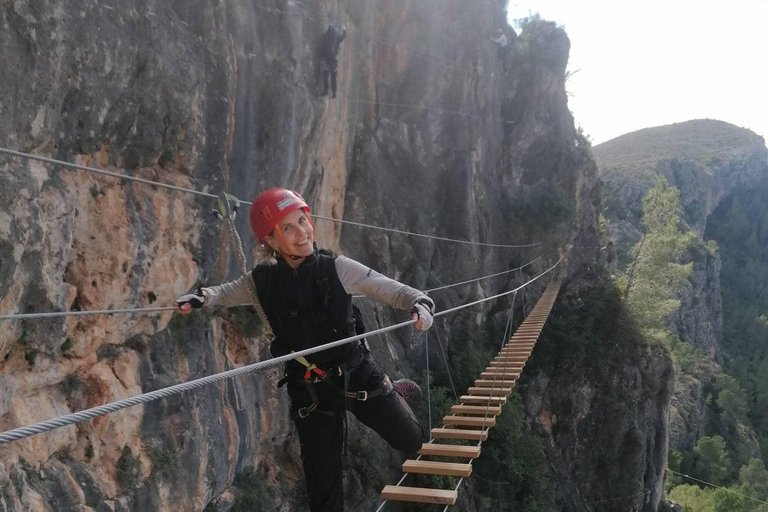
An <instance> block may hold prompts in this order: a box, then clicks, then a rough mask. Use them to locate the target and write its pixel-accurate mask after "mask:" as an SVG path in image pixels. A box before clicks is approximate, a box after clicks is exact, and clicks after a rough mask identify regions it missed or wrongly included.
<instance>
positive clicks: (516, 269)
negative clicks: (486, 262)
mask: <svg viewBox="0 0 768 512" xmlns="http://www.w3.org/2000/svg"><path fill="white" fill-rule="evenodd" d="M543 257H544V255H543V254H542V255H541V256H539V257H538V258H536V259H534V260H531V261H529V262H528V263H526V264H525V265H522V266H520V267H517V268H513V269H512V270H504V271H503V272H497V273H495V274H489V275H487V276H483V277H477V278H475V279H468V280H466V281H461V282H460V283H453V284H447V285H445V286H438V287H437V288H430V289H429V290H424V293H432V292H436V291H438V290H445V289H446V288H453V287H456V286H461V285H463V284H469V283H475V282H477V281H482V280H483V279H488V278H491V277H496V276H502V275H504V274H509V273H511V272H515V271H518V270H520V271H522V269H524V268H525V267H528V266H530V265H533V264H534V263H536V262H537V261H539V260H540V259H541V258H543ZM521 283H522V281H521Z"/></svg>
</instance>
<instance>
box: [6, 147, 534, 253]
mask: <svg viewBox="0 0 768 512" xmlns="http://www.w3.org/2000/svg"><path fill="white" fill-rule="evenodd" d="M0 153H4V154H6V155H9V156H13V157H18V158H28V159H31V160H37V161H39V162H45V163H49V164H52V165H60V166H62V167H69V168H72V169H77V170H80V171H88V172H93V173H97V174H102V175H105V176H110V177H112V178H118V179H124V180H130V181H136V182H139V183H143V184H146V185H154V186H157V187H163V188H167V189H170V190H175V191H178V192H185V193H188V194H194V195H198V196H201V197H208V198H213V199H219V196H218V195H216V194H210V193H208V192H201V191H199V190H194V189H190V188H184V187H178V186H176V185H169V184H166V183H160V182H157V181H152V180H148V179H144V178H137V177H135V176H129V175H127V174H121V173H117V172H111V171H105V170H103V169H97V168H95V167H88V166H85V165H79V164H73V163H70V162H65V161H62V160H56V159H53V158H48V157H44V156H40V155H33V154H30V153H23V152H21V151H14V150H12V149H6V148H0ZM231 197H233V198H234V196H231ZM238 201H239V202H240V203H241V204H247V205H251V204H253V202H252V201H244V200H242V199H238ZM312 219H322V220H327V221H331V222H336V223H340V224H348V225H352V226H358V227H364V228H370V229H377V230H380V231H387V232H390V233H399V234H402V235H409V236H416V237H421V238H428V239H432V240H442V241H446V242H455V243H462V244H468V245H477V246H483V247H501V248H512V249H519V248H525V247H535V246H538V245H541V242H536V243H532V244H521V245H511V244H491V243H484V242H472V241H470V240H459V239H455V238H446V237H440V236H434V235H425V234H422V233H413V232H411V231H404V230H401V229H394V228H385V227H382V226H376V225H373V224H365V223H362V222H354V221H350V220H344V219H335V218H333V217H326V216H323V215H312Z"/></svg>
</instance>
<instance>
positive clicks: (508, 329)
mask: <svg viewBox="0 0 768 512" xmlns="http://www.w3.org/2000/svg"><path fill="white" fill-rule="evenodd" d="M566 254H567V253H566ZM564 257H565V254H564V255H563V256H561V257H560V259H559V260H558V261H557V263H555V265H554V266H553V267H551V268H550V269H548V270H547V271H546V272H549V271H550V270H552V269H554V268H555V267H557V266H558V265H559V264H560V262H561V261H562V260H563V258H564ZM546 272H545V273H546ZM542 275H544V273H542V274H539V275H538V276H536V277H535V278H533V279H531V280H530V281H529V282H527V283H525V284H524V285H522V286H520V287H518V288H516V289H515V290H512V291H511V292H506V293H505V294H506V295H509V293H514V296H513V298H512V304H511V306H510V311H509V316H508V317H507V324H506V327H505V328H504V335H503V336H502V341H501V348H502V349H503V348H504V345H505V344H506V343H507V340H508V339H509V338H508V336H509V337H511V335H512V331H511V329H512V320H513V315H514V308H515V297H517V291H518V290H521V289H523V288H525V287H526V286H528V285H529V284H531V283H532V282H534V281H535V280H537V279H538V278H539V277H541V276H542ZM438 336H439V334H438ZM446 366H448V363H447V361H446ZM499 368H500V366H497V367H496V370H495V371H494V376H493V382H492V384H491V388H490V394H489V396H488V404H487V405H486V409H485V416H484V418H483V425H482V427H481V428H480V431H481V432H482V431H483V430H485V423H486V421H487V418H488V412H489V408H490V406H491V400H492V397H493V396H494V395H493V391H494V389H495V386H496V376H497V374H498V371H499ZM448 373H449V376H450V369H449V370H448ZM454 394H455V392H454ZM457 398H458V395H457ZM430 405H431V404H430ZM430 418H431V413H430ZM445 427H446V426H445V425H443V427H442V428H445ZM433 441H434V439H433V438H432V429H431V428H430V439H429V443H432V442H433ZM482 444H483V441H482V439H480V440H479V441H478V443H477V446H479V447H482ZM421 457H422V456H421V455H419V456H418V458H417V459H416V460H420V459H421ZM473 462H474V460H470V461H469V462H468V464H469V465H470V466H471V465H472V463H473ZM408 475H409V473H405V474H403V477H402V478H401V479H400V480H399V481H398V482H397V483H396V484H395V485H394V486H395V487H399V486H400V485H401V484H402V483H403V482H404V481H405V478H406V477H407V476H408ZM463 481H464V477H461V478H460V479H459V482H458V484H457V485H456V488H455V491H456V492H458V490H459V488H460V487H461V484H462V482H463ZM388 501H389V500H384V501H382V502H381V503H380V504H379V507H378V508H377V509H376V511H375V512H381V510H383V509H384V507H385V506H386V504H387V503H388ZM450 507H451V505H446V507H445V509H444V512H445V511H447V510H448V509H449V508H450Z"/></svg>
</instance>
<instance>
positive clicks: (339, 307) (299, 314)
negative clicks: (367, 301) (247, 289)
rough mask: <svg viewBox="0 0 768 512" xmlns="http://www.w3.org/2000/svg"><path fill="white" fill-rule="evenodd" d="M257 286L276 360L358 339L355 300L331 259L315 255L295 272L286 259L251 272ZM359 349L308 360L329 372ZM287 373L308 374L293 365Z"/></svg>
mask: <svg viewBox="0 0 768 512" xmlns="http://www.w3.org/2000/svg"><path fill="white" fill-rule="evenodd" d="M253 281H254V283H255V284H256V291H257V292H258V294H259V301H260V302H261V305H262V307H263V308H264V312H265V313H266V314H267V318H268V319H269V323H270V324H272V330H273V331H274V333H275V336H276V338H275V341H273V342H272V346H271V347H270V351H271V352H272V355H273V356H280V355H284V354H287V353H289V352H291V351H295V352H298V351H299V350H304V349H307V348H311V347H316V346H318V345H322V344H324V343H329V342H331V341H336V340H340V339H343V338H348V337H350V336H354V335H355V321H354V319H353V316H352V297H351V296H350V295H349V294H347V292H346V290H345V289H344V286H343V285H342V284H341V281H340V280H339V276H338V274H337V273H336V263H335V258H334V257H333V256H326V255H324V254H318V252H317V250H315V253H314V254H312V255H311V256H308V257H307V258H306V259H305V260H304V261H303V262H302V264H301V265H299V267H297V268H296V269H293V268H291V267H290V266H289V265H288V264H287V263H286V262H285V261H284V260H283V259H282V258H280V259H279V260H278V262H277V263H276V264H270V263H262V264H260V265H258V266H257V267H256V268H255V269H254V270H253ZM358 346H359V343H357V342H353V343H349V344H346V345H343V346H341V347H336V348H332V349H330V350H325V351H323V352H318V353H316V354H312V355H310V356H307V357H306V358H307V360H308V361H310V362H312V363H315V364H316V365H317V366H318V367H320V368H323V369H327V368H330V367H332V366H335V365H338V364H340V363H343V362H344V361H346V360H347V359H349V358H350V357H351V356H352V355H353V354H354V353H355V351H356V350H357V347H358ZM297 365H298V366H297ZM288 367H289V369H291V368H293V369H294V370H297V371H298V370H303V369H304V367H303V366H301V365H300V364H299V363H297V362H295V361H291V362H290V363H289V365H288ZM299 367H300V368H299Z"/></svg>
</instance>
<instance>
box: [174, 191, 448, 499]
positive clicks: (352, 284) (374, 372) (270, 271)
mask: <svg viewBox="0 0 768 512" xmlns="http://www.w3.org/2000/svg"><path fill="white" fill-rule="evenodd" d="M251 228H252V229H253V232H254V234H255V235H256V239H257V240H258V241H259V243H260V244H261V249H260V256H261V259H263V260H266V261H265V262H263V263H261V264H259V265H258V266H256V268H254V269H253V270H252V271H251V272H249V273H248V274H247V275H245V276H243V277H241V278H240V279H238V280H237V281H233V282H230V283H225V284H222V285H219V286H213V287H211V288H198V289H197V290H196V291H195V292H193V293H190V294H188V295H185V296H183V297H179V298H178V299H177V301H176V304H177V307H178V310H177V311H178V312H180V313H181V314H188V313H189V312H190V311H191V310H192V308H202V307H206V308H214V307H217V306H224V307H231V306H237V305H240V304H243V303H250V302H252V299H251V294H250V290H249V287H250V286H251V283H250V281H251V280H252V282H253V284H255V287H256V291H257V294H258V297H259V302H260V303H261V306H262V307H263V309H264V312H265V313H266V317H267V320H268V321H269V323H270V325H271V326H272V330H273V332H274V334H275V335H276V338H275V340H274V341H272V344H271V345H270V351H271V352H272V354H273V355H274V356H281V355H284V354H289V353H291V352H295V351H299V350H303V349H307V348H310V347H315V346H318V345H322V344H325V343H329V342H332V341H336V340H340V339H343V338H347V337H352V336H355V334H356V333H357V334H362V332H360V331H363V332H364V328H363V327H362V325H361V324H362V315H360V312H359V310H356V308H355V307H353V306H352V297H351V295H352V294H362V295H365V296H367V297H369V298H371V299H374V300H377V301H380V302H385V303H387V304H389V305H391V306H392V307H394V308H397V309H408V310H410V311H411V314H412V315H411V318H412V319H413V320H416V323H415V324H414V326H415V327H416V329H419V330H426V329H429V328H430V327H431V325H432V317H433V315H434V308H435V306H434V303H433V302H432V300H431V299H430V298H429V297H427V296H426V295H424V294H423V293H422V292H420V291H418V290H415V289H413V288H410V287H409V286H405V285H403V284H400V283H398V282H397V281H393V280H392V279H389V278H387V277H384V276H382V275H381V274H379V273H378V272H375V271H373V270H371V269H370V268H368V267H366V266H364V265H362V264H360V263H358V262H356V261H354V260H351V259H349V258H345V257H344V256H338V257H334V256H333V255H332V254H329V253H328V252H327V251H318V249H317V247H316V246H315V245H314V241H315V240H314V226H313V224H312V220H311V218H310V216H309V206H307V203H306V202H305V201H304V199H303V198H302V197H301V196H300V195H299V194H297V193H296V192H292V191H290V190H286V189H281V188H275V189H271V190H268V191H266V192H264V193H263V194H261V195H259V196H258V197H257V198H256V199H255V201H254V202H253V205H252V207H251ZM286 383H287V384H288V396H289V397H290V399H291V410H292V416H293V419H294V422H295V423H296V429H297V431H298V433H299V441H300V443H301V458H302V461H303V463H304V476H305V478H306V481H307V489H308V491H309V508H310V510H311V511H312V512H342V511H343V509H344V500H343V489H342V448H343V445H344V440H345V429H344V425H345V422H346V411H347V410H349V411H352V413H353V414H354V415H355V416H356V417H357V419H358V420H360V421H361V422H362V423H363V424H365V425H367V426H368V427H370V428H372V429H373V430H375V431H376V433H378V434H379V435H380V436H381V437H383V438H384V440H386V441H387V442H388V443H389V444H390V446H392V447H393V448H395V449H398V450H402V451H404V452H407V453H409V454H412V453H415V452H416V451H417V450H418V449H419V448H421V444H422V440H423V436H424V429H423V428H422V426H421V425H420V424H419V422H418V421H417V420H416V417H415V416H414V414H413V412H412V411H411V408H410V407H409V405H408V403H407V400H409V399H410V398H412V397H413V396H421V390H420V389H419V387H418V385H416V383H415V382H413V381H410V380H407V379H401V380H398V381H395V382H392V381H391V380H390V378H389V377H388V376H387V375H386V374H385V373H384V371H383V370H382V369H381V368H380V367H379V366H378V365H377V364H376V363H375V362H374V360H373V356H372V355H371V352H370V351H369V350H368V347H367V345H366V344H365V343H362V342H359V341H358V342H352V343H348V344H346V345H342V346H339V347H335V348H332V349H330V350H325V351H322V352H318V353H316V354H313V355H308V356H306V359H305V358H298V359H297V360H292V361H289V362H288V363H287V364H286V366H285V378H284V379H282V380H281V381H280V382H279V383H278V386H282V385H283V384H286Z"/></svg>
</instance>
